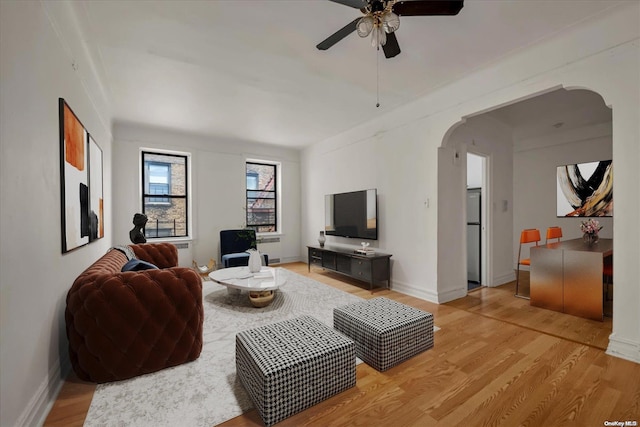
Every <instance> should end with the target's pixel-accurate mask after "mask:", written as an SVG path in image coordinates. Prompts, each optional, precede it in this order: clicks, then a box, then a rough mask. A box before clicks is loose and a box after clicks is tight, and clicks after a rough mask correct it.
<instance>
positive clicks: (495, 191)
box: [438, 89, 613, 295]
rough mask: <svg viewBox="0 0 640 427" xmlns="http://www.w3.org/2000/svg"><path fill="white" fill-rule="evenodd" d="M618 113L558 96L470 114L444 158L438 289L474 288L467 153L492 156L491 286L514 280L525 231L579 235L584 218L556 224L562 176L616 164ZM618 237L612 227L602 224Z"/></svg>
mask: <svg viewBox="0 0 640 427" xmlns="http://www.w3.org/2000/svg"><path fill="white" fill-rule="evenodd" d="M611 129H612V114H611V109H609V108H608V107H607V106H606V105H605V103H604V101H603V99H602V97H601V96H600V95H599V94H597V93H595V92H592V91H589V90H583V89H576V90H567V89H555V90H552V91H549V92H545V93H540V94H534V95H532V96H531V97H528V98H526V99H524V100H514V102H512V103H510V104H509V105H506V106H500V107H496V108H495V109H491V110H485V111H482V112H480V113H478V114H473V115H469V116H467V117H464V118H462V119H461V121H460V122H458V123H456V124H453V125H452V127H451V128H450V130H449V131H448V132H447V134H446V136H445V138H444V139H443V143H442V146H441V148H440V150H439V158H438V200H439V203H438V209H439V211H438V233H439V234H438V259H439V261H438V283H439V286H440V284H441V283H443V284H446V285H447V286H448V288H449V292H450V290H451V287H452V285H453V286H454V287H455V289H457V290H458V292H457V293H456V294H457V295H465V294H466V288H467V273H466V272H467V265H466V262H467V235H466V219H465V218H466V216H465V215H452V214H451V213H452V212H466V182H467V180H466V173H467V169H466V153H467V152H475V153H479V154H482V155H484V156H486V157H487V159H488V161H489V164H490V167H488V169H487V191H488V192H489V194H490V196H489V200H488V201H487V206H488V207H487V216H488V218H487V231H486V232H487V248H486V265H487V278H486V285H487V286H499V285H501V284H504V283H508V282H510V281H513V280H514V279H515V273H514V269H515V264H516V260H515V258H516V257H517V248H518V247H517V245H518V243H517V242H518V237H519V231H518V230H521V229H524V228H540V229H542V230H544V229H546V227H548V226H552V225H559V226H561V227H563V229H565V230H566V231H565V236H567V237H568V238H574V237H579V236H580V230H579V222H580V221H579V219H577V218H558V217H556V209H555V204H556V202H555V197H556V185H555V179H556V178H555V169H556V167H557V166H560V165H561V164H571V163H580V162H583V161H593V160H604V159H612V131H611ZM602 222H603V225H604V228H603V232H604V236H605V237H613V220H612V218H605V219H603V220H602Z"/></svg>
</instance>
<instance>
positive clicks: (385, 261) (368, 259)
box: [307, 246, 391, 290]
mask: <svg viewBox="0 0 640 427" xmlns="http://www.w3.org/2000/svg"><path fill="white" fill-rule="evenodd" d="M307 248H308V249H309V254H308V255H309V257H308V260H309V271H311V266H312V265H315V266H318V267H322V268H326V269H327V270H332V271H335V272H337V273H340V274H344V275H345V276H349V277H352V278H354V279H358V280H362V281H364V282H367V283H368V284H369V289H370V290H372V289H373V285H374V284H376V283H381V282H386V287H387V288H391V261H390V258H391V255H389V254H383V253H379V252H376V253H375V254H374V255H362V254H358V253H356V252H354V251H353V250H349V249H346V248H337V247H330V246H325V247H322V248H321V247H319V246H307Z"/></svg>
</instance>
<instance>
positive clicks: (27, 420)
mask: <svg viewBox="0 0 640 427" xmlns="http://www.w3.org/2000/svg"><path fill="white" fill-rule="evenodd" d="M70 371H71V364H70V362H69V360H68V359H66V360H65V361H64V362H62V363H61V362H60V361H58V363H54V365H53V367H52V368H51V369H50V370H49V375H48V376H47V378H45V380H44V381H42V383H41V384H40V386H39V387H38V390H37V391H36V393H35V394H34V395H33V397H32V398H31V400H30V401H29V403H28V404H27V406H26V408H24V411H22V414H21V415H20V417H18V420H17V422H16V426H24V427H29V426H41V425H43V424H44V422H45V420H46V419H47V415H49V411H51V408H52V407H53V404H54V403H55V401H56V398H57V397H58V393H60V389H61V388H62V386H63V384H64V381H65V378H66V377H67V376H68V374H69V372H70Z"/></svg>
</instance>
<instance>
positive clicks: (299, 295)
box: [84, 269, 362, 427]
mask: <svg viewBox="0 0 640 427" xmlns="http://www.w3.org/2000/svg"><path fill="white" fill-rule="evenodd" d="M282 272H283V273H284V274H286V275H287V283H286V284H285V285H283V286H282V287H281V288H280V289H279V290H278V291H277V292H276V294H275V296H274V299H273V302H272V303H271V304H270V305H269V306H267V307H264V308H254V307H252V306H251V304H250V303H249V298H248V296H247V294H246V293H242V294H240V295H230V294H229V293H228V292H227V288H226V287H224V286H221V285H218V284H217V283H215V282H212V281H204V282H202V294H203V300H204V301H203V302H204V344H203V348H202V353H201V354H200V357H199V358H198V359H197V360H195V361H193V362H190V363H186V364H183V365H180V366H176V367H173V368H169V369H164V370H162V371H159V372H155V373H153V374H148V375H143V376H140V377H136V378H131V379H129V380H124V381H118V382H113V383H107V384H100V385H98V387H97V388H96V391H95V393H94V395H93V400H92V401H91V407H90V408H89V412H88V413H87V417H86V420H85V423H84V425H85V426H89V427H93V426H118V427H121V426H135V427H145V426H149V427H151V426H153V427H158V426H188V427H200V426H202V427H211V426H214V425H216V424H219V423H222V422H224V421H226V420H229V419H231V418H234V417H237V416H238V415H241V414H242V413H244V412H247V411H249V410H250V409H251V408H253V405H252V403H251V400H250V398H249V396H248V395H247V394H246V392H245V390H244V388H243V387H242V385H241V384H240V382H239V380H238V379H237V377H236V365H235V337H236V333H238V332H240V331H243V330H246V329H252V328H255V327H257V326H261V325H266V324H270V323H274V322H279V321H281V320H286V319H292V318H294V317H298V316H302V315H309V316H313V317H315V318H316V319H318V320H320V321H321V322H323V323H325V324H326V325H327V326H330V327H333V308H334V307H338V306H341V305H346V304H351V303H353V302H357V301H361V300H362V299H361V298H359V297H356V296H354V295H351V294H349V293H346V292H343V291H340V290H338V289H335V288H332V287H330V286H327V285H325V284H323V283H320V282H316V281H315V280H312V279H309V278H307V277H304V276H301V275H299V274H296V273H293V272H291V271H288V270H285V269H282Z"/></svg>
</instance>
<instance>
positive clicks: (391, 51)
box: [382, 32, 400, 58]
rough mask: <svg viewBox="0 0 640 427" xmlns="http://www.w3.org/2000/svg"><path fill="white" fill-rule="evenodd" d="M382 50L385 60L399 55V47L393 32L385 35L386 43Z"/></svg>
mask: <svg viewBox="0 0 640 427" xmlns="http://www.w3.org/2000/svg"><path fill="white" fill-rule="evenodd" d="M382 50H383V51H384V56H385V57H387V58H393V57H394V56H396V55H397V54H399V53H400V45H399V44H398V39H397V38H396V33H395V32H393V33H389V34H387V42H386V43H385V44H384V45H383V46H382Z"/></svg>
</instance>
